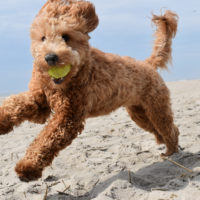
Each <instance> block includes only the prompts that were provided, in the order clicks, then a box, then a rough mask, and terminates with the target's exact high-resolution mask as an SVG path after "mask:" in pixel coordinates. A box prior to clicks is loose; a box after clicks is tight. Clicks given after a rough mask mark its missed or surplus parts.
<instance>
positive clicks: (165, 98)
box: [143, 88, 179, 156]
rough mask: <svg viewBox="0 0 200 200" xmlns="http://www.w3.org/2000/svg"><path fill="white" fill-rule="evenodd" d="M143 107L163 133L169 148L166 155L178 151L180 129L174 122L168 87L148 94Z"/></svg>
mask: <svg viewBox="0 0 200 200" xmlns="http://www.w3.org/2000/svg"><path fill="white" fill-rule="evenodd" d="M143 108H144V110H145V113H146V115H147V117H148V119H149V120H150V121H151V123H152V125H153V126H154V127H155V129H156V131H157V132H158V133H159V135H161V137H162V139H163V141H164V143H165V145H166V147H167V150H166V153H165V154H162V155H164V156H170V155H172V154H173V153H175V152H178V136H179V130H178V128H177V127H176V125H175V124H174V122H173V113H172V110H171V104H170V100H169V93H168V90H167V89H164V88H162V90H160V91H158V90H157V92H156V95H153V96H151V94H148V98H147V97H146V98H145V100H144V101H143Z"/></svg>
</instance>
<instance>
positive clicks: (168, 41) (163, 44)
mask: <svg viewBox="0 0 200 200" xmlns="http://www.w3.org/2000/svg"><path fill="white" fill-rule="evenodd" d="M152 21H153V23H154V24H155V25H156V26H157V30H156V32H155V41H154V47H153V52H152V55H151V56H150V57H149V58H147V59H146V60H145V61H146V62H147V63H149V64H151V65H152V66H153V67H154V68H155V69H157V68H162V69H167V63H168V62H170V61H171V51H172V49H171V45H172V38H174V37H175V35H176V31H177V22H178V16H177V15H176V14H175V13H173V12H171V11H170V10H167V11H166V12H165V14H164V15H161V16H157V15H153V18H152Z"/></svg>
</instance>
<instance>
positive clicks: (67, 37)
mask: <svg viewBox="0 0 200 200" xmlns="http://www.w3.org/2000/svg"><path fill="white" fill-rule="evenodd" d="M62 39H63V40H64V41H65V42H68V41H69V40H70V37H69V35H66V34H65V35H62Z"/></svg>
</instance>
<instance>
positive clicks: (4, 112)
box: [0, 90, 51, 135]
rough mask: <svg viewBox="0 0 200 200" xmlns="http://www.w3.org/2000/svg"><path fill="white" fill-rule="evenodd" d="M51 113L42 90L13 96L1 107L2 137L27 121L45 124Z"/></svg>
mask: <svg viewBox="0 0 200 200" xmlns="http://www.w3.org/2000/svg"><path fill="white" fill-rule="evenodd" d="M50 112H51V110H50V108H49V106H48V104H47V103H46V96H45V94H44V93H43V92H42V91H40V90H38V91H34V92H30V91H27V92H24V93H21V94H18V95H12V96H10V97H9V98H7V99H6V100H5V101H4V102H3V105H2V106H0V135H1V134H6V133H8V132H10V131H12V130H13V127H14V126H18V125H20V124H21V123H22V122H23V121H25V120H29V121H32V122H36V123H44V122H45V121H46V119H47V118H48V117H49V115H50Z"/></svg>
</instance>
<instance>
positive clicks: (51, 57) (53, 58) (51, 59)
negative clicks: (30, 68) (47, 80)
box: [45, 54, 58, 66]
mask: <svg viewBox="0 0 200 200" xmlns="http://www.w3.org/2000/svg"><path fill="white" fill-rule="evenodd" d="M45 60H46V62H47V63H48V65H50V66H55V65H56V63H57V62H58V56H57V55H56V54H47V55H46V56H45Z"/></svg>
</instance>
